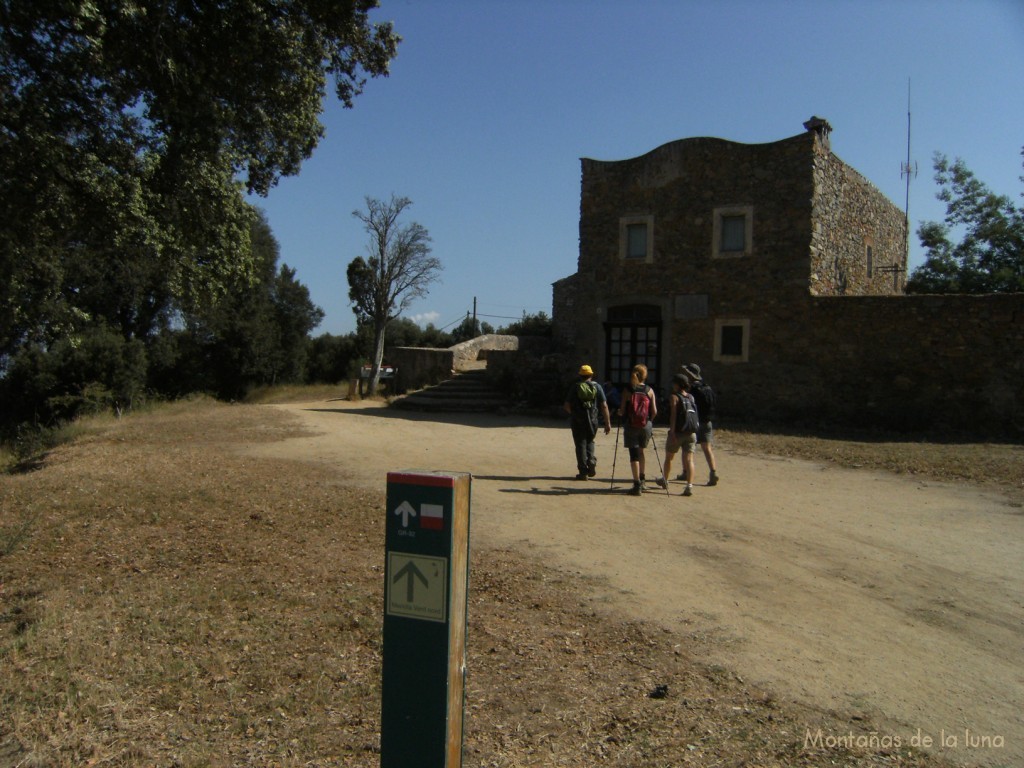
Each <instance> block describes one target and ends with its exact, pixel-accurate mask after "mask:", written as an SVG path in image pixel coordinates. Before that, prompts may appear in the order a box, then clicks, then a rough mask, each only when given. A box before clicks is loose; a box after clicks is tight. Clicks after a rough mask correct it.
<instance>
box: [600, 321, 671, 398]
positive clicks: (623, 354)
mask: <svg viewBox="0 0 1024 768" xmlns="http://www.w3.org/2000/svg"><path fill="white" fill-rule="evenodd" d="M605 359H606V360H607V361H608V378H609V379H610V380H611V381H612V382H613V383H614V384H616V385H618V386H624V385H628V384H629V374H630V372H631V371H632V370H633V366H634V365H636V364H637V363H643V364H644V365H646V366H647V383H648V384H650V385H651V386H652V387H654V388H655V389H657V388H658V385H659V382H660V380H661V311H660V310H659V309H658V307H653V306H646V305H633V306H626V307H613V308H611V309H609V310H608V324H607V325H606V327H605Z"/></svg>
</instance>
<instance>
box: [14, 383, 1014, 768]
mask: <svg viewBox="0 0 1024 768" xmlns="http://www.w3.org/2000/svg"><path fill="white" fill-rule="evenodd" d="M239 411H241V412H242V414H243V415H244V418H241V419H239V418H238V416H239ZM293 429H294V428H293V426H292V424H291V423H290V422H289V421H288V420H287V417H286V416H285V415H283V414H281V413H279V412H277V411H275V410H272V409H267V408H260V407H258V406H252V405H232V406H228V405H221V404H216V403H213V402H208V401H198V402H193V403H188V404H179V405H173V406H166V407H161V408H156V409H153V410H152V411H149V412H147V413H143V414H138V415H135V416H132V417H129V418H125V419H123V420H121V421H110V420H106V421H102V422H93V423H92V424H91V425H90V426H89V427H88V429H86V430H84V431H83V432H82V434H81V435H80V436H79V437H78V439H77V440H75V441H74V442H73V443H70V444H67V445H64V446H62V447H59V448H57V449H55V450H54V451H53V452H52V453H51V454H50V455H49V456H48V457H47V458H46V460H45V462H44V464H43V466H42V467H41V468H40V469H38V470H37V471H32V472H25V473H22V474H16V475H8V476H4V477H0V768H12V767H13V766H55V767H56V766H69V767H70V766H76V767H77V766H88V765H96V766H99V765H103V766H183V767H188V766H197V767H198V766H342V765H343V766H367V767H369V766H376V765H378V763H379V735H378V733H379V697H380V664H381V659H380V631H381V609H382V603H383V596H382V580H383V574H382V562H383V515H382V514H381V510H382V508H383V505H384V498H383V490H382V491H381V492H379V493H377V492H371V491H366V490H363V489H358V488H352V487H347V486H346V485H345V484H344V482H343V479H342V478H339V477H338V476H337V473H335V472H331V471H328V469H327V468H318V467H313V466H307V465H297V464H287V463H284V462H274V461H256V460H253V459H250V458H240V457H239V456H237V455H236V454H235V453H234V452H233V446H235V445H237V444H239V443H253V442H259V441H268V440H277V439H281V438H282V437H284V436H286V435H290V434H293ZM729 438H730V440H735V441H736V442H737V443H740V442H741V440H742V438H741V437H740V436H739V435H738V434H735V435H730V436H729ZM751 440H752V441H753V442H754V443H756V444H758V445H760V446H761V447H763V446H764V439H763V438H761V437H757V436H751ZM790 450H792V451H795V450H796V449H795V448H792V447H791V448H790ZM1017 456H1019V453H1018V454H1017ZM957 458H960V457H959V456H957ZM936 471H942V470H936ZM593 586H594V585H592V584H587V583H585V582H582V583H581V580H580V578H579V577H578V576H575V575H574V576H572V577H571V578H570V576H569V575H567V574H562V573H559V572H555V571H551V570H549V569H546V568H545V567H543V566H542V565H541V564H539V563H537V562H534V561H531V560H529V559H527V558H526V557H525V556H523V555H520V554H517V553H515V552H511V551H501V552H487V553H481V552H474V553H473V563H472V577H471V597H470V600H471V606H470V630H469V657H470V658H469V670H470V676H469V680H468V685H467V700H466V714H467V733H466V744H465V754H466V758H465V760H464V764H465V765H467V766H491V767H493V768H499V767H501V768H505V767H509V768H511V767H512V766H541V765H543V766H571V767H579V768H583V766H587V767H590V766H594V765H597V764H605V765H610V766H688V765H694V766H698V765H699V766H741V765H746V766H764V767H765V768H772V767H775V766H836V765H839V766H883V765H884V766H904V767H906V766H938V765H941V764H942V763H941V762H939V761H937V760H935V759H933V758H930V757H926V756H921V755H918V754H909V753H908V752H907V750H906V749H902V750H884V749H883V750H856V749H852V750H851V749H841V748H835V749H823V748H818V747H807V746H806V744H805V733H806V729H807V728H814V727H816V726H817V725H821V726H822V727H824V728H825V729H826V730H827V731H828V732H831V733H846V732H847V731H848V730H850V731H853V732H855V733H866V732H868V731H869V730H870V728H871V725H870V723H867V722H841V723H837V722H836V721H835V720H834V719H833V715H831V714H830V713H827V712H816V711H808V710H806V709H801V708H799V707H798V706H797V705H794V704H791V703H789V702H786V703H780V702H778V701H776V700H774V699H773V697H772V695H771V692H769V691H762V690H757V689H754V688H752V687H750V686H748V685H746V684H745V683H743V682H742V681H741V680H739V679H737V678H736V677H735V676H734V675H732V674H730V673H729V672H728V671H727V670H723V669H717V668H710V667H708V666H706V665H704V664H702V663H701V662H700V660H699V659H697V658H695V657H694V655H693V654H692V652H691V650H690V648H688V647H687V645H686V644H685V642H684V643H683V644H679V641H680V638H678V637H674V636H670V635H668V634H666V633H664V632H662V631H661V630H659V629H657V628H654V627H651V626H648V625H644V624H640V623H636V622H628V621H622V620H620V619H617V618H616V617H613V616H606V615H605V614H604V613H603V608H602V604H601V603H599V602H597V601H596V600H595V598H594V597H593V596H594V595H596V594H597V593H598V591H597V590H595V589H592V587H593Z"/></svg>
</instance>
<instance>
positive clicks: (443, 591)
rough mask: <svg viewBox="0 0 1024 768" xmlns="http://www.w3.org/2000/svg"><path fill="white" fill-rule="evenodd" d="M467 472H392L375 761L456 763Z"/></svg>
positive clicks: (386, 764)
mask: <svg viewBox="0 0 1024 768" xmlns="http://www.w3.org/2000/svg"><path fill="white" fill-rule="evenodd" d="M471 481H472V478H471V476H470V475H469V474H468V473H446V472H433V471H420V470H408V471H404V472H389V473H388V490H387V522H386V525H385V537H384V548H385V553H384V554H385V564H384V644H383V679H382V685H381V753H380V765H381V768H460V766H461V765H462V718H463V696H464V689H465V673H466V620H467V617H466V600H467V593H468V586H469V517H470V514H469V509H470V486H471Z"/></svg>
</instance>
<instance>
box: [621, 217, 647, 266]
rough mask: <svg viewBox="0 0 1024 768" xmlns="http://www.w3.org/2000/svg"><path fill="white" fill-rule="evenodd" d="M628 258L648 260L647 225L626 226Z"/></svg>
mask: <svg viewBox="0 0 1024 768" xmlns="http://www.w3.org/2000/svg"><path fill="white" fill-rule="evenodd" d="M626 258H627V259H646V258H647V225H646V224H627V225H626Z"/></svg>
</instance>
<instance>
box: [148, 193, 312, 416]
mask: <svg viewBox="0 0 1024 768" xmlns="http://www.w3.org/2000/svg"><path fill="white" fill-rule="evenodd" d="M249 239H250V241H251V243H252V249H253V258H254V259H255V261H256V264H257V267H256V272H255V275H254V280H252V281H249V280H243V279H239V280H238V281H237V284H235V285H233V286H231V287H230V290H229V291H228V293H227V295H226V296H224V297H223V298H222V299H221V300H219V301H217V302H215V303H211V304H209V305H208V306H204V307H202V308H197V309H196V310H194V311H190V312H186V313H183V319H184V322H185V325H186V329H185V330H184V331H183V332H181V333H180V334H178V337H179V342H180V343H179V351H180V352H181V355H180V356H178V358H177V359H176V360H174V361H173V364H174V365H175V366H178V370H176V371H172V372H170V373H171V375H168V373H167V372H164V373H163V374H162V375H161V378H162V379H163V380H164V381H168V380H169V381H170V382H171V383H172V384H174V385H176V386H177V385H179V383H180V381H181V380H182V379H186V380H187V379H190V378H191V379H192V381H191V386H190V387H189V389H193V388H194V389H200V390H206V391H212V392H214V393H216V394H217V395H218V396H219V397H222V398H240V397H243V396H244V395H245V394H246V392H247V391H248V390H250V389H251V388H252V387H254V386H267V385H273V384H277V383H282V382H299V381H303V380H304V378H305V363H306V354H307V341H308V337H309V332H310V331H312V330H313V329H314V328H315V327H316V326H317V325H319V324H320V321H321V320H322V319H323V316H324V313H323V310H321V309H320V307H318V306H316V305H315V304H313V302H312V300H311V299H310V297H309V289H308V288H306V286H304V285H302V284H301V283H299V282H298V281H297V280H296V279H295V270H294V269H291V268H290V267H289V266H288V265H287V264H285V265H282V266H281V267H278V264H277V262H278V257H279V254H280V248H279V246H278V243H277V239H276V238H275V237H274V234H273V232H272V231H271V228H270V224H269V223H268V222H267V219H266V216H265V215H264V214H263V212H262V211H260V210H258V209H257V210H255V213H254V220H253V224H252V227H251V230H250V233H249ZM175 373H176V374H177V375H174V374H175ZM171 394H173V393H171Z"/></svg>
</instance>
